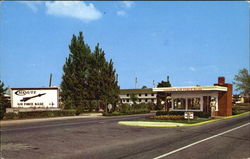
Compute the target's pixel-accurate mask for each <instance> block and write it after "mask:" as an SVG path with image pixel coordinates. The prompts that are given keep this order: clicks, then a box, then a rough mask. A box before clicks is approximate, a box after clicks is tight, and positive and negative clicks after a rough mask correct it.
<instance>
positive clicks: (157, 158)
mask: <svg viewBox="0 0 250 159" xmlns="http://www.w3.org/2000/svg"><path fill="white" fill-rule="evenodd" d="M249 124H250V123H246V124H244V125H241V126H238V127H236V128H233V129H230V130H227V131H224V132H222V133H219V134H216V135H213V136H210V137H208V138H205V139H202V140H200V141H197V142H194V143H192V144H189V145H187V146H184V147H181V148H179V149H176V150H174V151H171V152H168V153H165V154H163V155H161V156H158V157H155V158H153V159H160V158H163V157H166V156H169V155H171V154H173V153H176V152H178V151H181V150H184V149H186V148H188V147H191V146H194V145H196V144H199V143H201V142H203V141H207V140H209V139H212V138H215V137H217V136H220V135H223V134H226V133H229V132H231V131H234V130H236V129H239V128H242V127H244V126H247V125H249Z"/></svg>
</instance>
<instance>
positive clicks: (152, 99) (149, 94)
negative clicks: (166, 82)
mask: <svg viewBox="0 0 250 159" xmlns="http://www.w3.org/2000/svg"><path fill="white" fill-rule="evenodd" d="M156 94H157V93H155V92H153V89H152V88H146V89H121V90H120V95H119V97H120V100H121V101H120V102H121V103H123V104H133V101H132V100H131V96H133V95H135V96H136V97H137V101H136V103H137V104H140V103H154V104H156V102H157V101H156V96H157V95H156Z"/></svg>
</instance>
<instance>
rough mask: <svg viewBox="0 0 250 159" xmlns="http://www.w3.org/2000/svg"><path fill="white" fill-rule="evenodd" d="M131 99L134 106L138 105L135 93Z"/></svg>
mask: <svg viewBox="0 0 250 159" xmlns="http://www.w3.org/2000/svg"><path fill="white" fill-rule="evenodd" d="M130 99H131V100H132V102H133V104H136V101H137V100H138V97H137V96H136V95H135V94H134V93H132V94H130Z"/></svg>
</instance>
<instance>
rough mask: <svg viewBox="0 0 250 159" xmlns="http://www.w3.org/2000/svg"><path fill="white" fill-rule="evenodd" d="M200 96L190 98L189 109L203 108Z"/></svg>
mask: <svg viewBox="0 0 250 159" xmlns="http://www.w3.org/2000/svg"><path fill="white" fill-rule="evenodd" d="M200 101H201V99H200V98H188V100H187V102H188V109H192V110H197V109H198V110H199V109H200V108H201V102H200Z"/></svg>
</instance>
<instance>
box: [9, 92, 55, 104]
mask: <svg viewBox="0 0 250 159" xmlns="http://www.w3.org/2000/svg"><path fill="white" fill-rule="evenodd" d="M10 91H11V107H12V108H34V107H35V108H47V107H48V108H57V107H58V88H57V87H45V88H11V89H10Z"/></svg>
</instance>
